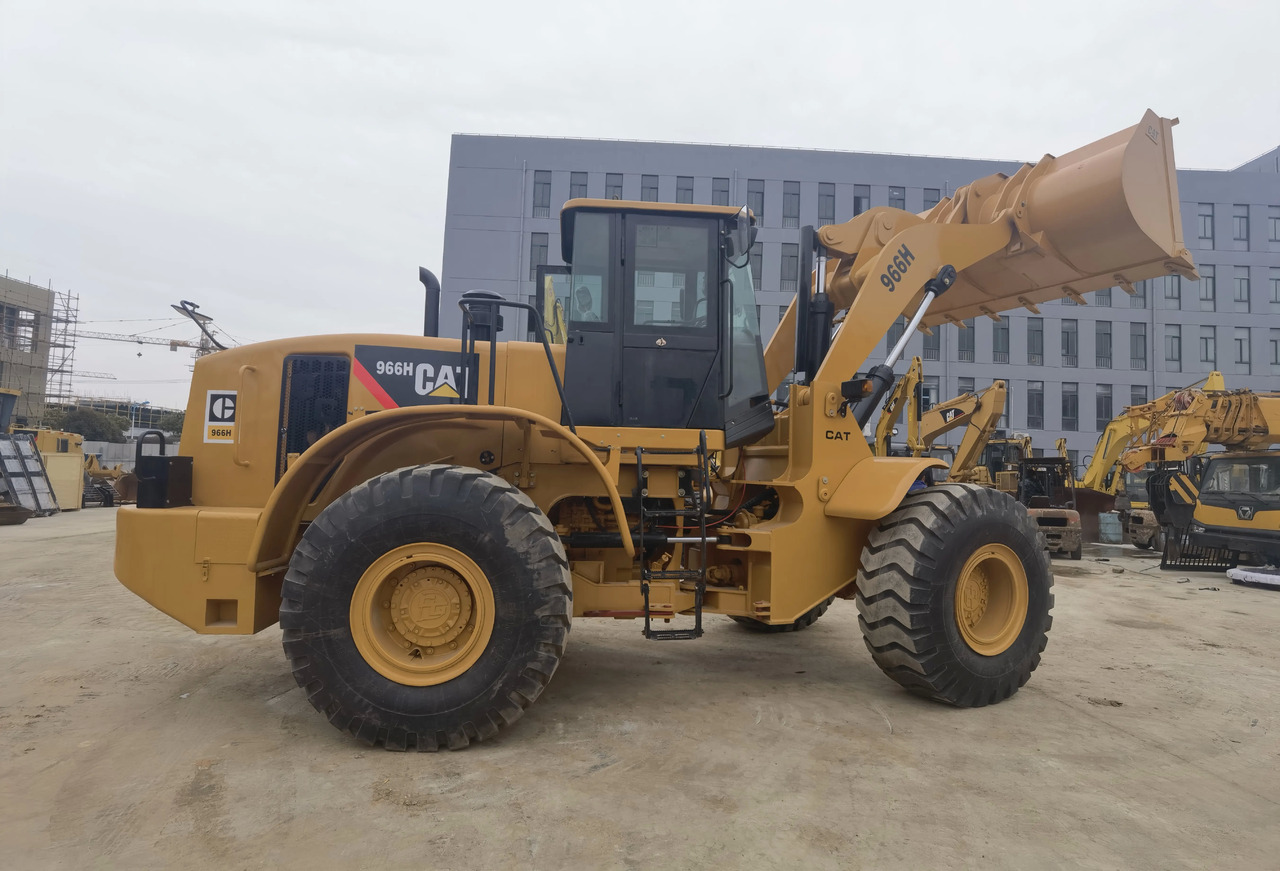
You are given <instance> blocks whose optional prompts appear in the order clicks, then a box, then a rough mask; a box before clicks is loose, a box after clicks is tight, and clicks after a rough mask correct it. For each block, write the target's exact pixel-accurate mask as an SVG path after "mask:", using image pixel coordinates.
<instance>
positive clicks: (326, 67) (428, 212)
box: [0, 0, 1280, 407]
mask: <svg viewBox="0 0 1280 871" xmlns="http://www.w3.org/2000/svg"><path fill="white" fill-rule="evenodd" d="M1040 8H1043V9H1044V11H1039V9H1040ZM1278 33H1280V3H1277V2H1275V0H1270V2H1256V3H1226V2H1218V3H1213V4H1210V3H1204V2H1195V3H1191V2H1168V0H1165V2H1124V0H1111V2H1082V0H1072V2H1060V3H1053V4H1033V3H1025V2H1024V3H1016V4H1015V3H986V4H984V3H978V2H974V0H968V2H954V0H952V2H932V0H930V2H922V0H915V2H909V3H907V2H900V3H880V4H874V3H868V2H860V3H844V4H832V3H824V4H800V3H790V4H784V3H754V2H745V0H740V2H735V3H714V4H713V3H708V2H694V0H684V2H679V3H666V2H648V3H644V4H612V3H605V2H592V3H556V2H540V3H533V2H518V3H517V2H504V0H488V2H484V3H475V2H473V3H448V4H446V3H440V2H428V0H421V2H407V0H406V2H401V3H381V2H368V0H361V2H341V3H321V2H285V0H269V2H262V0H254V2H243V0H217V2H190V0H183V2H178V0H161V2H141V0H112V2H110V3H104V2H70V0H58V2H53V0H35V2H26V0H0V270H8V272H9V274H10V275H11V276H14V277H18V278H22V279H24V280H26V279H27V278H28V276H30V279H31V280H32V281H34V282H35V283H37V284H41V285H45V284H47V283H48V282H52V285H53V287H54V288H55V289H58V290H67V289H70V290H71V291H73V292H74V293H77V294H79V296H80V316H81V319H82V321H83V324H82V329H85V330H100V331H105V332H127V333H131V332H135V331H140V330H155V329H157V328H159V331H158V332H157V333H155V334H156V335H163V336H167V337H194V335H195V331H194V329H192V328H188V327H176V328H172V327H171V328H165V321H163V320H159V321H153V320H139V321H136V322H132V323H126V322H117V320H118V319H126V318H128V319H152V318H167V317H168V316H169V315H170V310H169V305H170V304H171V303H174V302H177V301H178V300H179V299H190V300H194V301H196V302H198V303H199V304H200V305H201V306H202V310H203V311H205V312H207V313H208V314H211V315H213V316H214V317H215V318H216V320H217V323H218V324H219V325H220V326H221V327H222V328H223V329H225V330H226V332H227V333H229V334H230V335H231V336H233V337H235V338H236V339H237V340H240V341H254V340H261V339H268V338H275V337H279V336H287V335H297V334H306V333H319V332H340V331H347V330H377V331H384V330H385V331H392V332H414V331H415V330H416V329H418V328H419V327H420V325H421V308H422V304H421V300H422V287H421V285H420V284H418V283H417V267H418V266H419V265H423V266H428V267H430V268H432V269H435V270H437V271H438V270H439V267H440V259H441V251H440V248H441V244H442V239H443V231H444V210H445V192H446V187H447V181H448V178H447V173H448V153H449V136H450V134H452V133H458V132H466V133H514V134H533V135H546V136H582V137H607V138H624V139H663V140H678V141H689V142H729V143H742V144H751V145H786V146H802V147H812V148H830V149H842V150H855V151H859V150H865V151H892V152H905V153H913V154H939V155H954V156H960V157H979V158H1002V159H1017V160H1034V159H1037V158H1039V157H1040V156H1041V155H1042V154H1044V153H1045V152H1057V153H1062V152H1065V151H1068V150H1070V149H1071V148H1074V147H1076V146H1079V145H1082V144H1084V143H1086V142H1090V141H1092V140H1094V139H1097V138H1099V137H1101V136H1103V135H1105V134H1108V133H1111V132H1114V131H1116V130H1119V129H1121V128H1124V127H1128V126H1130V125H1132V124H1135V123H1136V122H1137V121H1138V119H1139V118H1140V117H1141V114H1142V112H1143V110H1144V109H1146V108H1148V107H1150V108H1152V109H1155V110H1156V111H1157V112H1159V113H1160V114H1162V115H1166V116H1170V117H1172V116H1178V117H1180V118H1181V119H1182V124H1181V125H1180V126H1179V127H1178V128H1177V130H1176V131H1175V141H1176V148H1177V157H1178V164H1179V166H1181V167H1183V168H1188V167H1190V168H1204V169H1229V168H1231V167H1234V166H1237V165H1239V164H1241V163H1243V162H1245V161H1246V160H1248V159H1250V158H1252V157H1254V156H1256V155H1258V154H1260V153H1262V152H1264V151H1267V150H1269V149H1271V148H1274V147H1275V146H1276V145H1277V144H1280V73H1278V72H1277V70H1278V69H1280V65H1278V64H1277V60H1276V54H1277V53H1276V39H1277V34H1278ZM139 351H141V356H137V354H138V353H139ZM189 363H190V359H189V357H188V356H187V355H186V354H183V353H176V354H175V353H171V352H170V351H168V349H167V348H159V347H154V346H144V347H141V348H139V347H137V346H133V345H127V344H116V343H110V342H103V341H92V340H87V339H86V340H82V341H81V342H80V343H79V348H78V352H77V360H76V364H77V368H79V369H81V370H89V371H100V372H110V373H113V374H115V375H116V376H117V378H118V380H117V381H115V382H107V381H91V380H81V381H79V382H78V383H77V384H76V385H75V386H76V389H77V390H78V391H79V392H81V393H82V394H86V395H110V396H114V397H121V398H132V399H135V400H137V401H142V400H149V401H151V402H152V403H153V404H156V405H169V406H177V407H182V406H184V405H185V404H186V389H187V388H186V382H187V379H189V371H188V369H187V366H188V365H189Z"/></svg>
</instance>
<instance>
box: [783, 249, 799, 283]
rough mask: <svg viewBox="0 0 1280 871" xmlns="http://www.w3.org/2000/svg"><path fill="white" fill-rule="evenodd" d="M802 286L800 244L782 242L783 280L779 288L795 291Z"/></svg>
mask: <svg viewBox="0 0 1280 871" xmlns="http://www.w3.org/2000/svg"><path fill="white" fill-rule="evenodd" d="M799 288H800V246H799V245H797V244H796V243H795V242H783V243H782V281H781V282H780V283H779V290H781V291H782V292H783V293H795V292H796V291H797V290H798V289H799Z"/></svg>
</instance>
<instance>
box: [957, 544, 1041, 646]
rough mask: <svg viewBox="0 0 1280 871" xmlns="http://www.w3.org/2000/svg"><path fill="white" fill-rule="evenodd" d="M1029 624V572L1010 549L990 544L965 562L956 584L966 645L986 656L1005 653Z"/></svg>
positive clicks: (958, 606)
mask: <svg viewBox="0 0 1280 871" xmlns="http://www.w3.org/2000/svg"><path fill="white" fill-rule="evenodd" d="M1026 620H1027V571H1026V569H1024V568H1023V567H1022V560H1020V559H1018V556H1017V554H1015V553H1014V552H1013V551H1012V550H1010V549H1009V548H1008V547H1006V546H1004V545H1003V544H986V545H983V546H982V547H980V548H979V549H978V550H976V551H974V553H973V554H972V555H971V556H970V557H969V559H968V560H966V561H965V564H964V567H963V568H961V569H960V577H959V578H958V579H957V581H956V623H957V624H958V625H959V627H960V635H961V636H962V637H963V638H964V641H965V644H968V645H969V647H970V648H971V649H972V650H973V651H974V652H975V653H979V654H981V655H983V656H996V655H998V654H1001V653H1004V652H1005V651H1006V650H1008V649H1009V646H1010V645H1011V644H1013V642H1014V641H1015V640H1016V639H1017V637H1018V635H1019V633H1021V632H1022V624H1023V623H1025V622H1026Z"/></svg>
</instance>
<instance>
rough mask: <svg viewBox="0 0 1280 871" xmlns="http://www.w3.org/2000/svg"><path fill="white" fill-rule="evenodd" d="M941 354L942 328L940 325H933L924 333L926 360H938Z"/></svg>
mask: <svg viewBox="0 0 1280 871" xmlns="http://www.w3.org/2000/svg"><path fill="white" fill-rule="evenodd" d="M941 356H942V330H941V328H939V327H933V328H932V329H931V330H930V331H929V332H927V333H925V334H924V358H925V359H926V360H937V359H938V358H939V357H941Z"/></svg>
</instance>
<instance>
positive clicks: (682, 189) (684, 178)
mask: <svg viewBox="0 0 1280 871" xmlns="http://www.w3.org/2000/svg"><path fill="white" fill-rule="evenodd" d="M676 202H677V203H691V202H693V176H690V175H678V176H676Z"/></svg>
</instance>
